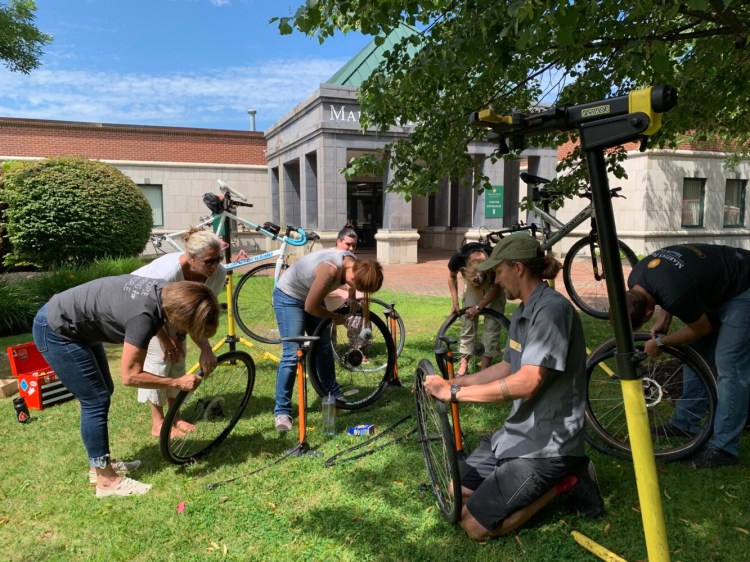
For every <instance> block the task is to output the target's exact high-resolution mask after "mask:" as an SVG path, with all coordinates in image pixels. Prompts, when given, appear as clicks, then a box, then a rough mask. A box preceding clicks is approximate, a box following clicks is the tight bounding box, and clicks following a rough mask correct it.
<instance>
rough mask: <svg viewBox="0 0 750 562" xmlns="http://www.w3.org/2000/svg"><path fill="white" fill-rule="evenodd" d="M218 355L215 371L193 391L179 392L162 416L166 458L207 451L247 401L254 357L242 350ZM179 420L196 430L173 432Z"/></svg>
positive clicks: (179, 459)
mask: <svg viewBox="0 0 750 562" xmlns="http://www.w3.org/2000/svg"><path fill="white" fill-rule="evenodd" d="M217 359H218V363H217V365H216V369H215V370H214V372H213V373H211V374H210V375H209V376H207V377H205V379H204V380H203V382H202V383H201V385H200V386H199V387H198V388H197V389H196V390H195V392H186V391H182V392H180V393H179V394H178V395H177V398H176V399H175V401H174V404H173V405H172V406H171V407H170V408H169V410H168V411H167V414H166V416H164V423H163V424H162V427H161V433H160V435H159V447H160V449H161V454H162V456H163V457H164V459H165V460H167V461H168V462H171V463H173V464H186V463H189V462H194V461H196V460H198V459H199V458H201V457H203V456H205V455H206V454H208V452H209V451H211V449H213V448H214V447H216V446H218V445H219V444H221V442H222V441H224V439H226V438H227V436H228V435H229V433H230V432H231V431H232V429H233V428H234V426H235V425H237V422H238V421H239V419H240V417H241V416H242V413H243V412H244V411H245V408H246V407H247V404H248V402H249V401H250V395H251V394H252V392H253V386H254V384H255V363H254V362H253V358H252V357H251V356H250V355H249V354H248V353H245V352H244V351H229V352H227V353H224V354H222V355H220V356H219V357H218V358H217ZM178 416H179V417H178ZM180 420H184V421H186V422H188V423H191V424H193V425H194V426H195V430H194V431H190V432H184V431H179V430H178V431H176V432H175V434H174V435H173V429H174V428H175V424H176V423H177V422H178V421H180ZM178 433H179V434H178Z"/></svg>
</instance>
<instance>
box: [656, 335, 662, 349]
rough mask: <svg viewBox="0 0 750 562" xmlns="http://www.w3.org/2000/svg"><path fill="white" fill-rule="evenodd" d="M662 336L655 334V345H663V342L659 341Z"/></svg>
mask: <svg viewBox="0 0 750 562" xmlns="http://www.w3.org/2000/svg"><path fill="white" fill-rule="evenodd" d="M662 337H663V336H656V347H661V346H663V345H664V343H663V342H662V341H661V338H662Z"/></svg>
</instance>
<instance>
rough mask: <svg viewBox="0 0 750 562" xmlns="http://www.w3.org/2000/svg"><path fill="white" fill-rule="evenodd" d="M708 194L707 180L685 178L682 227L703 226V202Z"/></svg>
mask: <svg viewBox="0 0 750 562" xmlns="http://www.w3.org/2000/svg"><path fill="white" fill-rule="evenodd" d="M705 196H706V180H705V179H703V178H685V180H684V182H683V184H682V227H683V228H701V227H703V202H704V199H705Z"/></svg>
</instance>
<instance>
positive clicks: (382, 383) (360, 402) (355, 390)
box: [308, 312, 396, 410]
mask: <svg viewBox="0 0 750 562" xmlns="http://www.w3.org/2000/svg"><path fill="white" fill-rule="evenodd" d="M349 316H361V313H360V312H357V313H355V314H350V315H348V317H349ZM370 322H371V325H372V340H371V342H370V343H368V344H367V345H366V346H364V347H362V348H361V352H362V355H361V356H359V355H357V354H356V353H352V352H353V351H355V350H356V346H352V342H350V340H349V337H348V335H347V329H346V326H343V325H342V326H336V325H334V324H333V323H332V322H331V320H330V319H329V318H326V319H325V320H323V321H322V322H321V323H320V324H319V325H318V328H317V329H316V330H315V335H316V336H320V338H321V339H320V340H319V341H316V342H314V343H313V344H312V347H311V349H310V353H309V355H308V375H309V378H310V383H311V384H312V387H313V388H314V389H315V392H316V393H317V394H318V396H320V397H323V396H328V394H329V388H327V385H324V384H323V381H322V380H321V378H320V373H319V372H318V365H317V358H318V355H319V354H320V353H321V349H323V348H322V346H323V345H330V346H331V350H332V355H333V357H332V359H333V365H334V372H335V377H336V381H337V382H338V384H339V387H340V389H341V392H342V394H343V396H339V397H337V399H336V406H337V407H338V408H341V409H342V410H359V409H361V408H364V407H366V406H369V405H370V404H372V403H373V402H375V401H376V400H377V399H378V398H380V396H381V395H382V394H383V393H384V392H385V390H386V389H387V388H388V386H389V383H390V382H391V380H392V379H393V370H394V366H395V364H396V348H395V346H394V345H393V339H392V338H391V334H390V332H389V331H388V328H387V326H386V325H385V322H384V321H383V320H382V319H381V318H380V317H379V316H377V315H374V314H373V315H371V316H370ZM329 342H330V343H329ZM355 359H356V360H355ZM358 360H362V362H361V363H360V364H358V365H357V364H356V363H357V361H358Z"/></svg>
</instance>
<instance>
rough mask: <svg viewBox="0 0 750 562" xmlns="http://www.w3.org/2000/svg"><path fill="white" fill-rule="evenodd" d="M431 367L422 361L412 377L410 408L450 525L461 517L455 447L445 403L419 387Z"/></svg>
mask: <svg viewBox="0 0 750 562" xmlns="http://www.w3.org/2000/svg"><path fill="white" fill-rule="evenodd" d="M434 374H435V371H434V369H433V367H432V364H431V363H430V362H429V361H428V360H426V359H422V360H421V361H420V362H419V364H418V365H417V370H416V373H415V376H414V407H415V412H416V418H417V430H418V431H419V444H420V446H421V447H422V455H423V456H424V463H425V466H426V467H427V474H428V475H429V477H430V484H431V486H432V492H433V493H434V494H435V499H436V500H437V503H438V506H439V507H440V511H442V512H443V515H444V516H445V518H446V519H447V520H448V521H450V522H451V523H457V522H458V520H459V517H460V515H461V477H460V474H459V472H458V459H457V457H456V446H455V443H454V441H453V431H452V430H451V426H450V423H449V421H448V415H447V412H446V407H445V404H443V403H442V402H441V401H439V400H435V399H434V398H432V396H430V395H428V394H427V392H426V391H425V389H424V385H423V384H422V383H423V381H424V379H425V377H427V376H428V375H434Z"/></svg>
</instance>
